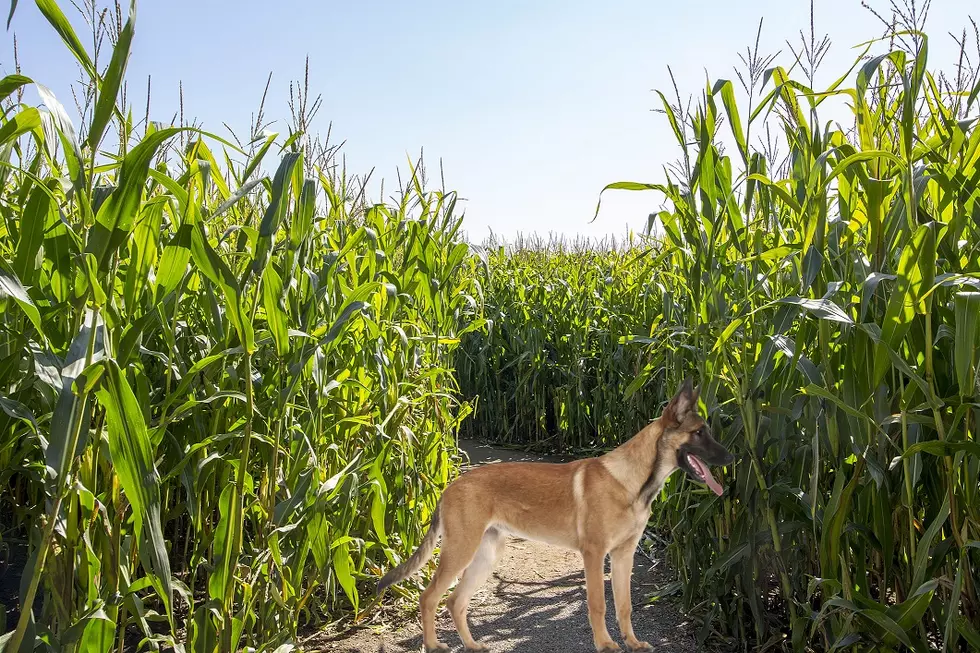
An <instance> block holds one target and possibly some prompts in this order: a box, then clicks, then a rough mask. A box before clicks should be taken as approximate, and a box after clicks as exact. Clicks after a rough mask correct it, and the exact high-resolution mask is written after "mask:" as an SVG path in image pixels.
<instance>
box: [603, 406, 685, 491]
mask: <svg viewBox="0 0 980 653" xmlns="http://www.w3.org/2000/svg"><path fill="white" fill-rule="evenodd" d="M663 432H664V427H663V425H662V424H661V423H660V420H659V419H657V420H654V421H653V422H651V423H650V424H648V425H647V426H646V427H645V428H644V429H643V430H641V431H640V432H639V433H637V434H636V435H634V436H633V437H632V438H630V439H629V440H627V441H626V442H624V443H623V444H621V445H619V446H618V447H616V448H615V449H613V450H612V451H610V452H609V453H607V454H606V455H604V456H603V457H602V460H603V464H604V465H605V466H606V469H608V470H609V473H610V474H612V475H613V476H614V477H615V478H616V480H617V481H619V483H620V484H621V485H622V486H623V487H624V488H626V490H627V492H629V494H630V495H632V496H634V497H636V498H637V500H639V501H642V502H644V503H651V502H652V501H653V497H654V496H656V495H657V493H658V492H660V488H662V487H663V485H664V481H666V480H667V477H668V476H670V475H671V474H672V473H673V472H674V470H675V469H677V467H676V465H673V464H671V463H670V462H668V461H667V460H666V458H665V457H664V455H663V451H661V447H660V438H661V436H662V435H663Z"/></svg>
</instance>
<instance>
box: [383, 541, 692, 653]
mask: <svg viewBox="0 0 980 653" xmlns="http://www.w3.org/2000/svg"><path fill="white" fill-rule="evenodd" d="M642 562H643V561H641V560H640V559H639V558H638V559H637V567H639V566H640V565H641V564H642ZM647 564H649V562H647ZM636 571H638V572H639V571H640V570H639V568H638V569H637V570H636ZM638 576H640V577H641V578H638ZM637 580H640V581H641V582H642V580H643V579H642V574H635V575H634V585H633V592H632V594H633V596H632V600H633V606H634V607H633V628H634V630H635V631H636V636H637V637H638V638H639V639H640V640H643V641H647V642H648V643H650V644H651V645H652V646H653V648H654V650H655V651H662V652H663V653H667V652H673V651H677V652H678V653H681V652H687V651H693V650H695V649H694V647H693V646H692V645H691V638H690V635H689V634H688V633H687V632H684V631H683V629H678V615H677V612H676V610H674V609H673V607H672V606H669V605H664V604H656V603H655V604H652V605H648V604H646V601H645V596H646V594H647V593H648V592H649V590H650V587H649V585H647V586H638V585H637V583H636V581H637ZM487 592H492V593H493V594H494V595H495V597H496V600H495V601H491V600H488V599H489V598H490V597H489V596H487V594H486V593H487ZM469 622H470V630H471V631H472V633H473V637H474V639H476V640H477V641H478V642H479V643H481V644H485V645H487V646H489V647H490V650H491V651H494V652H497V651H501V652H502V651H524V650H527V651H539V652H540V653H574V652H577V651H583V652H588V651H594V650H595V648H594V645H593V643H592V629H591V627H590V626H589V616H588V608H587V605H586V594H585V574H584V572H582V571H577V572H574V573H570V574H567V575H565V576H561V577H559V578H552V579H542V580H521V581H515V580H506V579H503V578H500V577H499V576H497V574H496V573H495V574H494V576H493V578H492V580H491V581H489V582H488V583H487V586H486V588H485V589H484V590H483V591H482V592H480V593H478V594H477V595H476V596H474V598H473V600H472V602H471V603H470V608H469ZM606 624H607V627H608V628H609V632H610V634H611V635H612V636H613V639H616V640H617V641H619V642H620V643H622V639H621V637H620V636H619V628H618V626H617V624H616V610H615V607H614V604H613V597H612V587H611V585H610V582H609V580H608V579H607V580H606ZM436 627H437V632H438V634H439V639H440V640H441V641H443V642H445V643H446V644H447V645H448V646H449V647H450V649H451V650H452V651H454V652H457V651H464V649H463V646H462V643H461V642H460V640H459V635H458V634H457V633H456V629H455V627H454V626H453V622H452V619H451V618H450V616H449V615H448V613H447V612H446V610H445V608H444V607H441V608H440V610H439V613H438V617H437V621H436ZM397 645H398V646H399V647H401V648H402V649H403V650H405V651H418V650H422V636H421V635H415V636H413V637H409V638H405V639H402V640H400V641H398V642H397ZM381 651H385V649H384V648H381V649H380V651H379V653H381Z"/></svg>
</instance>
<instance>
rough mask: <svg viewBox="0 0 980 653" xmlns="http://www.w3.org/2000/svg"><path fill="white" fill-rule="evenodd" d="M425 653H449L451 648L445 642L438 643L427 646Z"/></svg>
mask: <svg viewBox="0 0 980 653" xmlns="http://www.w3.org/2000/svg"><path fill="white" fill-rule="evenodd" d="M425 653H449V646H447V645H446V644H444V643H443V642H439V641H437V642H436V643H435V644H433V645H432V646H426V647H425Z"/></svg>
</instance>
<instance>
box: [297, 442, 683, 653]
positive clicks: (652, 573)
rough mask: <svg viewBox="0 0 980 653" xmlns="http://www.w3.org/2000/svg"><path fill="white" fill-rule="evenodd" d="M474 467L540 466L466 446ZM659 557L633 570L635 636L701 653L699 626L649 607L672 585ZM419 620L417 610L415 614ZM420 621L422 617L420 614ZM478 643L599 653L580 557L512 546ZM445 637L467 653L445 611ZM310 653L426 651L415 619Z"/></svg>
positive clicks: (483, 603)
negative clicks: (655, 593)
mask: <svg viewBox="0 0 980 653" xmlns="http://www.w3.org/2000/svg"><path fill="white" fill-rule="evenodd" d="M461 444H462V445H463V448H464V450H466V452H467V453H468V454H469V456H470V460H471V461H472V463H473V464H485V463H489V462H496V461H502V460H541V458H540V457H534V456H529V455H526V454H522V453H521V452H514V451H509V450H504V449H495V448H493V447H489V446H487V445H484V444H479V443H474V442H463V443H461ZM608 571H609V569H608V562H607V564H606V572H607V573H606V603H607V610H606V621H607V623H608V626H609V632H610V634H611V635H612V636H613V638H614V639H616V640H617V641H619V642H620V643H621V642H622V640H621V639H620V637H619V629H618V628H617V627H616V618H615V610H614V608H613V602H612V588H611V587H610V585H609V576H608ZM673 579H674V578H673V576H672V574H671V573H670V571H669V570H668V569H667V568H666V564H665V563H664V562H663V561H662V559H661V558H660V556H659V555H658V554H657V552H654V553H653V554H651V555H650V557H648V556H647V555H646V554H644V553H643V552H637V554H636V563H635V566H634V568H633V606H634V608H633V627H634V629H635V630H636V635H637V637H639V638H640V639H641V640H645V641H647V642H649V643H650V644H652V645H653V646H654V650H656V651H661V652H663V653H693V652H694V651H697V650H698V647H697V646H696V644H695V640H694V636H693V625H692V624H691V623H690V622H689V621H687V620H686V619H685V618H684V616H683V614H682V613H681V611H680V610H679V608H678V607H677V606H676V605H675V604H673V603H672V602H671V601H670V600H668V599H664V600H661V601H657V602H656V603H653V604H650V605H648V604H647V603H646V596H647V595H648V594H649V593H650V592H651V591H652V590H653V589H655V588H657V587H661V586H663V585H665V584H667V583H669V582H671V581H672V580H673ZM410 609H411V610H412V611H413V612H414V611H415V610H416V609H417V606H416V605H413V606H410ZM416 614H417V613H416ZM469 618H470V626H471V630H472V631H473V636H474V637H475V638H476V639H477V640H478V641H480V642H482V643H484V644H487V645H488V646H489V647H490V650H491V651H493V652H494V653H498V652H499V653H504V652H510V651H536V652H540V653H576V652H578V651H582V652H583V653H586V652H588V651H594V650H595V649H594V648H593V646H592V631H591V629H590V628H589V618H588V614H587V612H586V606H585V577H584V574H583V572H582V559H581V557H580V556H579V555H578V554H577V553H573V552H571V551H566V550H563V549H559V548H557V547H553V546H548V545H546V544H541V543H539V542H534V541H529V540H520V539H516V538H511V539H510V541H509V542H508V546H507V550H506V553H504V555H503V556H501V560H500V562H499V563H498V564H497V567H496V569H495V570H494V573H493V575H492V576H491V577H490V580H488V581H487V583H486V585H484V587H483V588H481V589H480V590H479V591H478V592H477V593H476V595H475V596H474V597H473V600H472V602H471V603H470V610H469ZM436 625H437V628H438V629H439V637H440V639H442V641H444V642H446V643H447V644H448V645H450V646H451V647H452V650H453V651H454V652H457V651H463V647H462V644H461V643H460V641H459V636H458V635H457V634H456V631H455V629H454V628H453V624H452V619H451V618H450V617H449V614H448V613H447V612H446V610H445V608H444V607H440V609H439V612H438V617H437V624H436ZM306 646H307V647H309V648H308V650H319V651H337V652H340V651H343V652H345V653H354V652H356V653H407V652H409V651H411V652H413V653H414V652H416V651H420V650H422V635H421V629H420V626H419V620H418V617H417V616H415V617H414V618H413V619H411V620H410V621H409V622H408V623H407V624H405V625H403V626H402V627H400V628H397V629H392V628H391V627H390V626H387V625H385V624H383V623H379V624H374V625H368V626H367V627H365V628H363V629H361V630H358V631H356V632H354V633H353V634H350V635H348V636H346V637H344V638H341V639H337V640H335V641H326V640H319V641H318V642H317V643H315V644H314V643H313V642H309V643H307V644H306Z"/></svg>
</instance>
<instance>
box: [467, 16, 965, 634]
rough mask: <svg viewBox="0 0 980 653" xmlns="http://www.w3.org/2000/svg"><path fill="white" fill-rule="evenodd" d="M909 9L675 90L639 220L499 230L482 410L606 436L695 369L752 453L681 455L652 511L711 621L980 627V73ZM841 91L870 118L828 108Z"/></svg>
mask: <svg viewBox="0 0 980 653" xmlns="http://www.w3.org/2000/svg"><path fill="white" fill-rule="evenodd" d="M915 27H916V26H915V25H914V24H913V25H909V26H908V29H904V30H899V29H896V30H895V31H894V32H893V34H892V37H891V39H890V40H885V41H884V42H881V43H873V44H869V45H868V46H867V48H866V49H865V51H864V53H863V56H862V57H861V58H860V59H858V60H857V61H856V62H855V64H854V66H853V68H852V69H851V70H847V71H841V72H842V73H843V74H842V75H841V76H840V77H839V79H837V81H836V82H835V83H834V84H833V85H832V86H830V87H829V88H813V83H812V77H813V74H812V71H813V68H814V67H815V63H814V60H818V59H819V58H820V49H821V47H823V46H820V45H819V44H818V47H816V48H810V49H809V50H808V51H807V52H805V53H804V56H802V57H801V60H802V61H801V62H798V63H800V65H798V66H797V67H796V69H795V72H796V73H797V74H796V75H794V74H792V73H791V72H790V71H789V70H787V69H785V68H783V67H780V66H777V65H772V60H771V59H768V58H766V57H764V56H762V55H760V54H759V53H758V51H757V50H755V51H750V52H749V53H748V56H747V57H746V58H745V60H746V63H747V64H748V70H747V71H745V72H744V73H743V74H740V76H739V79H738V80H736V81H735V82H734V83H733V82H732V81H728V80H719V81H717V82H715V83H713V84H710V85H709V86H707V87H706V88H705V89H704V92H703V94H702V95H701V96H700V101H699V102H697V103H696V104H695V105H694V106H693V107H692V108H690V109H688V108H687V107H686V105H685V104H684V103H683V102H682V101H681V99H680V97H677V99H676V100H674V99H670V100H668V98H667V96H666V95H664V94H662V93H661V94H660V96H659V97H660V99H661V101H662V108H663V112H664V113H665V115H666V118H667V120H668V121H669V124H670V126H671V127H672V129H673V132H674V134H675V135H676V138H677V144H678V147H679V151H680V155H681V157H680V160H679V161H678V163H677V164H676V165H674V166H672V167H671V168H670V169H669V170H668V174H667V177H666V179H664V180H663V181H661V182H659V183H645V182H619V183H613V184H610V185H609V186H608V187H607V190H609V191H614V190H626V191H653V192H656V193H659V195H660V197H661V198H665V199H666V204H665V207H664V209H663V210H661V211H659V212H657V213H655V214H653V215H651V219H650V232H651V237H650V238H649V239H648V240H647V241H646V242H642V241H640V242H635V243H632V244H629V246H628V247H626V248H625V249H618V250H617V249H616V248H607V249H606V250H605V251H601V250H594V251H590V252H586V253H578V254H576V253H574V252H569V251H566V249H568V248H567V247H562V246H560V244H559V245H555V244H554V243H551V244H543V245H542V244H539V245H538V246H534V244H533V243H532V244H531V246H530V247H527V246H524V247H518V248H516V249H515V251H514V252H513V253H508V252H505V251H504V250H502V249H500V248H499V247H496V246H495V245H494V244H492V243H491V244H490V247H489V248H488V251H487V254H486V255H487V257H488V260H489V261H490V266H489V267H490V271H489V279H488V281H487V282H486V283H485V284H484V286H485V289H486V302H487V309H486V310H487V317H488V330H487V331H486V332H485V333H483V332H481V333H473V334H471V335H470V336H468V337H467V339H466V341H465V342H464V345H463V347H461V349H460V350H459V354H458V355H459V359H460V361H459V362H458V363H457V368H458V369H459V372H460V378H461V383H462V386H463V387H464V388H465V389H466V391H467V393H469V394H473V395H479V397H480V404H479V406H478V408H477V411H476V414H475V416H474V419H472V420H470V421H469V422H468V423H467V424H466V425H465V426H464V429H466V430H467V432H473V433H476V434H480V435H485V436H493V434H494V433H496V434H497V435H498V437H499V438H500V439H502V440H504V441H511V442H518V443H525V444H532V445H541V446H549V445H550V446H561V447H564V448H566V449H572V450H576V449H603V448H607V447H609V446H612V445H613V444H615V443H616V442H619V441H622V440H623V439H624V438H626V437H629V436H631V435H632V434H633V432H634V431H635V430H636V427H637V423H638V421H640V420H643V421H646V420H650V419H653V418H654V417H656V415H657V414H658V412H659V408H660V407H661V406H662V405H663V402H665V401H666V399H667V398H668V397H669V395H668V394H667V393H669V392H670V391H671V390H672V389H673V388H675V387H676V386H677V384H678V383H679V382H680V381H681V379H682V378H683V377H684V376H685V375H686V374H692V373H693V374H694V375H695V376H696V377H697V378H699V379H700V380H701V382H702V384H703V386H702V387H703V390H702V395H701V397H702V399H703V406H702V409H703V410H705V411H706V414H707V415H708V416H709V419H710V421H711V424H712V426H713V428H714V429H715V430H716V432H717V433H718V434H720V436H721V439H722V441H723V442H724V443H725V444H726V445H727V446H728V447H729V448H730V449H731V450H732V451H733V452H736V453H737V455H738V457H739V460H738V462H737V464H736V465H734V466H733V467H731V468H729V469H728V470H727V471H726V476H725V478H724V484H725V485H726V486H727V491H726V493H725V495H724V496H723V497H715V496H714V495H713V494H712V493H711V492H709V491H707V490H705V489H703V488H697V487H694V486H692V484H690V483H688V482H687V481H686V480H685V478H684V477H683V475H677V476H675V477H673V479H672V480H671V481H670V482H669V483H668V485H667V487H666V488H665V490H664V492H663V495H662V497H661V498H660V501H659V502H655V504H654V511H653V525H654V526H655V527H656V530H657V532H659V533H660V536H661V537H663V539H664V541H665V542H666V543H667V544H668V551H669V555H670V559H671V561H672V562H673V563H674V565H675V566H676V568H677V570H678V572H679V582H678V583H676V584H675V585H673V586H671V587H666V588H661V592H660V594H658V596H659V595H663V594H670V593H679V594H680V595H681V597H682V599H683V602H684V604H685V606H686V607H687V608H688V609H689V610H692V611H693V613H694V614H698V615H700V620H701V627H700V632H699V637H700V639H701V640H702V641H708V642H712V643H714V644H716V645H720V646H722V647H725V648H729V647H730V648H734V649H738V650H795V651H802V650H838V649H842V650H851V651H869V650H874V651H897V650H914V651H927V650H943V651H958V650H980V628H978V626H977V624H978V623H980V595H978V592H980V588H978V586H977V584H978V579H980V576H978V574H977V571H978V569H980V441H978V439H977V423H978V417H980V410H978V409H980V403H978V399H980V394H978V393H980V385H978V374H977V372H978V346H980V340H978V337H980V332H978V321H980V292H977V288H978V287H980V282H978V279H980V130H978V129H977V114H978V108H980V103H978V94H980V84H978V77H977V73H976V70H972V71H971V70H970V69H969V67H968V66H966V65H961V66H960V67H959V68H958V69H957V70H956V71H955V73H956V74H955V75H954V76H940V75H938V74H933V73H932V72H930V70H929V68H928V43H929V42H928V39H927V37H926V34H925V33H923V32H922V31H921V30H917V29H915ZM874 47H877V48H878V49H884V50H885V52H884V53H883V54H880V55H879V54H874V55H873V52H872V51H871V50H872V48H874ZM968 54H969V53H965V54H964V56H966V55H968ZM872 55H873V56H872ZM808 58H809V61H808V60H807V59H808ZM808 63H809V64H810V65H809V67H808V66H807V64H808ZM961 64H962V60H961ZM739 82H741V83H742V85H743V89H742V90H743V91H744V93H743V95H744V96H745V98H746V100H747V101H748V104H747V105H746V104H745V101H742V102H740V101H738V100H737V98H736V94H735V84H738V83H739ZM841 99H843V100H844V101H846V106H848V107H849V108H850V110H851V111H852V112H853V123H852V125H846V126H842V125H840V124H837V123H835V122H831V121H828V120H826V119H823V118H821V111H823V110H824V109H825V107H826V106H827V104H830V103H831V102H833V101H835V100H841ZM760 137H765V138H760ZM754 139H756V140H762V141H763V145H766V144H767V143H771V142H777V143H782V144H783V146H784V147H785V149H786V150H787V152H786V153H785V154H783V155H777V154H775V153H774V149H769V148H766V147H759V148H757V147H754V146H753V145H752V144H753V141H754ZM732 143H734V146H732V145H731V144H732ZM597 211H598V209H597ZM528 250H530V251H528ZM536 277H540V278H541V279H542V283H543V284H544V285H543V286H536V285H532V279H534V278H536ZM617 343H622V345H617ZM637 397H642V399H641V400H640V401H639V402H638V401H637ZM502 416H504V417H505V419H503V421H502V423H501V422H500V421H499V420H500V417H502ZM655 598H656V597H655Z"/></svg>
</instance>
